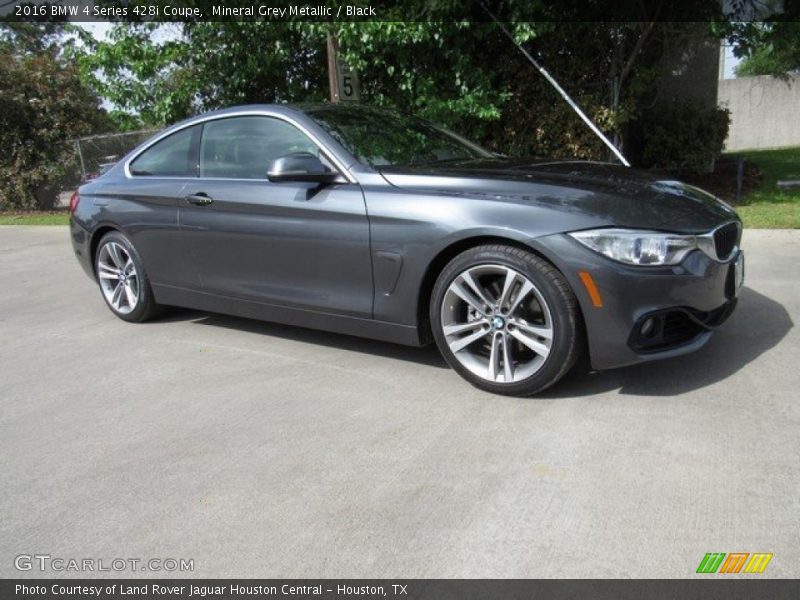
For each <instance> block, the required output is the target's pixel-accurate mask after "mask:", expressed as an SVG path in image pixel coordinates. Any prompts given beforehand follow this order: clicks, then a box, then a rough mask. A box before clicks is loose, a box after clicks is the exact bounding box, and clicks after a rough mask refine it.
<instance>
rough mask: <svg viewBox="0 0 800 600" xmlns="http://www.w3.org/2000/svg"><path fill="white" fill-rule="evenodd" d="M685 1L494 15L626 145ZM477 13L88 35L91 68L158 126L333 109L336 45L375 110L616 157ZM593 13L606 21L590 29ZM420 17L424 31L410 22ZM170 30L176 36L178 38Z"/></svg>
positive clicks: (490, 140) (546, 150)
mask: <svg viewBox="0 0 800 600" xmlns="http://www.w3.org/2000/svg"><path fill="white" fill-rule="evenodd" d="M676 2H677V0H675V1H673V2H671V3H670V2H669V1H668V0H657V1H655V2H653V3H641V4H637V5H636V6H635V7H634V9H633V10H636V11H638V12H637V13H636V14H626V15H625V20H621V21H619V22H613V21H612V20H611V18H610V17H611V16H612V15H609V14H607V13H606V12H602V11H605V10H607V3H600V2H597V1H595V0H589V1H588V2H585V1H584V2H581V1H578V0H561V1H560V2H558V3H556V2H552V1H549V0H534V1H529V0H507V1H505V2H502V3H499V2H494V3H489V4H491V5H492V7H493V8H492V10H495V11H496V14H497V16H498V18H499V19H500V20H501V21H503V22H505V23H507V24H508V28H509V30H510V32H511V34H512V36H513V38H514V39H515V41H516V42H518V43H521V44H523V46H524V48H525V49H526V50H527V51H528V52H530V53H531V54H533V55H534V56H535V57H536V58H537V60H539V61H541V62H542V63H543V64H544V65H545V66H546V67H547V68H548V70H549V71H550V72H551V73H552V74H553V75H554V76H555V77H556V79H558V80H559V81H560V82H561V83H562V84H563V85H564V87H565V88H566V89H567V91H568V92H569V93H570V94H571V95H573V97H575V99H576V100H577V101H578V103H579V104H580V105H582V106H583V107H584V109H585V110H586V112H587V113H588V114H589V116H590V117H591V118H592V119H594V120H595V121H596V122H597V123H598V124H599V125H600V127H601V128H602V129H604V130H605V131H606V132H607V133H609V135H611V136H612V137H614V138H615V140H616V141H617V143H618V144H623V143H624V139H625V135H626V131H627V128H628V126H629V124H630V123H632V122H633V121H635V120H636V119H637V118H639V117H640V116H641V115H642V111H643V108H644V107H646V106H647V105H652V104H653V103H654V102H655V101H657V100H658V98H657V86H656V85H654V84H655V82H656V80H657V78H658V76H659V70H658V67H659V61H660V60H661V58H662V55H663V53H664V48H665V46H666V45H667V42H668V41H669V39H671V38H672V37H674V36H675V35H676V33H675V32H676V30H680V29H681V28H682V27H684V28H685V27H687V26H688V25H687V24H681V23H678V24H675V23H664V22H662V21H661V20H660V19H661V18H662V17H663V15H662V14H661V13H662V11H665V10H667V8H665V6H667V5H670V6H671V7H672V8H670V10H673V11H674V10H678V9H680V8H681V7H680V6H678V8H675V6H672V5H676V6H677V5H680V4H681V3H680V2H677V4H676ZM701 4H702V6H703V8H702V10H701V9H698V5H696V4H693V5H691V6H690V7H689V8H686V7H684V10H686V11H691V12H687V13H685V14H687V15H688V14H691V15H692V16H693V17H695V18H699V19H708V21H709V22H712V21H713V20H714V19H715V18H716V17H717V16H718V12H719V6H718V5H717V4H716V3H714V2H705V3H701ZM464 6H465V5H464V3H463V2H457V1H455V0H437V1H436V2H434V1H432V0H409V1H408V2H405V3H403V5H402V7H398V8H396V10H397V11H398V13H397V14H396V15H394V14H393V13H391V11H389V12H387V11H383V13H382V14H383V15H385V16H386V20H384V21H381V22H373V21H362V22H345V21H336V22H330V23H329V22H309V21H271V22H257V21H256V22H253V21H250V22H236V21H219V22H213V23H211V22H188V23H175V24H168V25H164V24H162V25H155V24H147V23H140V24H131V23H124V24H119V25H117V26H116V27H115V28H114V29H113V31H112V33H111V37H110V40H108V41H99V42H98V41H93V40H91V39H89V38H88V36H87V37H86V38H85V41H86V45H85V47H84V50H83V51H81V52H80V53H79V56H78V61H79V64H80V67H81V73H82V75H83V77H84V79H85V80H86V81H88V82H90V84H91V85H92V87H93V88H94V89H96V90H97V91H98V93H100V94H101V95H102V96H104V97H106V98H108V99H109V100H111V102H112V103H113V104H114V105H115V106H116V108H117V110H116V112H115V113H114V114H112V116H113V117H114V118H115V119H116V121H117V122H118V123H119V124H120V126H122V127H134V126H136V127H138V126H139V125H140V123H138V122H136V121H141V122H143V123H142V124H145V125H156V126H158V125H162V124H166V123H170V122H174V121H176V120H179V119H181V118H183V117H186V116H189V115H191V114H195V113H197V112H201V111H205V110H210V109H214V108H218V107H222V106H230V105H235V104H245V103H257V102H298V101H324V100H326V99H327V97H328V89H327V84H328V82H327V66H326V39H327V37H328V35H329V34H332V35H335V37H336V39H337V40H338V43H339V46H340V52H341V56H342V58H343V59H344V60H345V61H347V62H348V63H349V64H350V65H351V66H352V67H353V68H355V69H356V70H357V71H358V72H359V73H360V76H361V82H362V90H361V92H362V98H363V99H364V101H365V102H367V103H369V104H373V105H378V106H389V107H394V108H398V109H400V110H405V111H411V112H414V113H416V114H419V115H422V116H425V117H429V118H431V119H432V120H435V121H437V122H440V123H443V124H445V125H447V126H450V127H452V128H454V129H456V130H458V131H460V132H462V133H464V134H465V135H467V136H468V137H471V138H473V139H476V140H477V141H479V142H483V143H484V144H486V145H488V146H490V147H491V148H492V149H495V150H499V151H503V152H511V153H513V154H528V155H530V154H549V155H552V156H578V157H585V158H606V157H607V156H608V153H607V150H606V149H605V148H604V146H603V145H602V143H601V142H600V141H599V140H598V139H597V138H596V137H595V136H594V134H593V133H592V132H591V131H590V130H589V129H588V128H586V126H585V125H584V124H583V123H582V122H581V121H580V120H579V118H578V117H577V116H576V115H575V114H574V113H573V112H572V110H571V109H570V108H569V107H568V106H567V105H566V104H565V103H564V102H563V100H562V99H561V98H560V97H559V96H558V94H557V93H556V92H555V91H554V90H553V89H552V88H551V87H550V85H549V84H548V83H547V82H546V81H545V80H544V79H543V78H542V77H541V75H540V74H539V73H538V72H536V70H535V69H534V67H533V66H531V65H530V63H529V62H527V61H526V59H525V58H524V56H523V55H522V54H521V53H520V51H519V49H518V48H516V47H515V46H514V44H513V43H512V42H511V41H510V40H509V39H508V38H507V37H506V36H505V35H504V34H503V32H502V31H501V29H500V28H499V27H498V26H497V25H496V24H495V23H493V22H491V21H488V20H487V15H486V14H485V13H483V12H482V11H483V9H482V8H481V4H479V3H474V4H473V5H472V9H471V10H473V11H475V12H476V14H475V15H472V17H480V18H481V19H482V20H479V19H477V18H472V19H471V20H465V19H463V18H459V15H460V16H462V17H463V15H464V11H465V8H464ZM686 6H689V5H686ZM587 10H588V11H591V10H594V11H596V12H597V19H598V20H597V21H595V22H587V21H586V18H587ZM400 11H402V12H400ZM477 13H480V14H477ZM589 14H590V15H591V13H589ZM671 14H672V13H671ZM409 15H411V16H412V17H413V18H415V19H416V20H405V21H402V20H400V17H404V18H408V17H409ZM636 15H638V16H639V19H640V20H633V17H636ZM684 16H685V15H684ZM675 17H676V19H680V18H682V17H681V14H680V13H675ZM393 18H394V19H395V20H391V19H393ZM165 28H173V29H174V31H173V34H172V35H171V36H170V37H169V38H165V37H164V35H163V33H161V31H163V30H164V29H165Z"/></svg>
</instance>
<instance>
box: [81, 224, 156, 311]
mask: <svg viewBox="0 0 800 600" xmlns="http://www.w3.org/2000/svg"><path fill="white" fill-rule="evenodd" d="M95 274H96V275H97V282H98V284H99V285H100V291H101V292H102V294H103V299H104V300H105V301H106V304H107V305H108V307H109V308H110V309H111V312H113V313H114V314H115V315H117V316H118V317H119V318H120V319H123V320H124V321H131V322H141V321H146V320H147V319H149V318H151V317H153V316H154V315H155V314H156V313H157V312H158V309H159V307H158V305H157V304H156V302H155V300H154V298H153V291H152V289H151V287H150V281H149V280H148V279H147V275H146V274H145V272H144V266H143V265H142V260H141V258H139V254H138V253H137V252H136V248H134V246H133V244H132V243H131V241H130V240H129V239H128V238H127V236H125V235H124V234H122V233H120V232H118V231H112V232H109V233H107V234H106V235H104V236H103V238H102V239H101V240H100V243H99V244H98V246H97V254H96V256H95Z"/></svg>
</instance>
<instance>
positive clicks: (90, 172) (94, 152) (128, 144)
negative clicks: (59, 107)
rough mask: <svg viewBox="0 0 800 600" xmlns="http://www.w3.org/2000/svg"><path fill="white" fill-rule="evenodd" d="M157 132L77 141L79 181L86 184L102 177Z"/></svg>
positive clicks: (134, 132) (148, 130) (132, 132)
mask: <svg viewBox="0 0 800 600" xmlns="http://www.w3.org/2000/svg"><path fill="white" fill-rule="evenodd" d="M155 132H156V130H155V129H142V130H140V131H129V132H125V133H108V134H101V135H90V136H87V137H82V138H78V139H76V140H75V152H76V153H77V154H78V164H79V166H80V179H79V180H80V181H81V182H85V181H89V180H91V179H94V178H95V177H97V176H98V175H101V174H102V173H104V172H105V171H107V170H108V169H110V168H111V167H113V166H114V165H115V164H116V163H117V161H119V159H121V158H122V157H123V156H125V155H126V154H128V152H130V151H131V150H133V149H134V148H135V147H136V146H138V145H139V144H141V143H142V142H143V141H145V140H146V139H147V138H149V137H150V136H152V135H153V134H154V133H155Z"/></svg>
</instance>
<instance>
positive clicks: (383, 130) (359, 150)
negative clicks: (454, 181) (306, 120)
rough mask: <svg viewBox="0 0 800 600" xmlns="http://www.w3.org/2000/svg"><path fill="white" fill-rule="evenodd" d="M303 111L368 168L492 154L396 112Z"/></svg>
mask: <svg viewBox="0 0 800 600" xmlns="http://www.w3.org/2000/svg"><path fill="white" fill-rule="evenodd" d="M305 112H306V114H308V115H309V116H310V117H311V118H312V119H314V120H315V121H316V122H317V123H319V124H320V125H321V126H322V127H323V128H324V129H325V130H326V131H328V133H330V134H331V135H332V136H333V137H334V138H336V140H337V141H338V142H339V143H341V144H342V145H343V146H344V147H345V148H347V149H348V150H349V151H350V152H351V153H352V154H353V155H354V156H355V157H356V158H358V160H359V161H361V162H362V163H364V164H367V165H369V166H371V167H381V166H390V165H420V164H431V163H437V162H443V161H456V160H470V159H476V158H491V157H493V156H495V155H494V154H492V153H491V152H489V151H488V150H484V149H483V148H481V147H480V146H477V145H475V144H473V143H472V142H468V141H467V140H465V139H463V138H461V137H459V136H457V135H456V134H454V133H451V132H449V131H446V130H444V129H440V128H438V127H435V126H434V125H432V124H430V123H428V122H427V121H424V120H422V119H418V118H414V117H407V116H404V115H400V114H397V113H391V112H384V111H380V110H374V109H368V108H348V109H341V108H316V109H311V110H306V111H305Z"/></svg>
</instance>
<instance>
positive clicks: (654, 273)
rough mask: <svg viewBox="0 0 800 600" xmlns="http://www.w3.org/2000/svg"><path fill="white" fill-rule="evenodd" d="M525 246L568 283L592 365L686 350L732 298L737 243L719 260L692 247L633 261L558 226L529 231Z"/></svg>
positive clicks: (721, 317)
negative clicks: (642, 262)
mask: <svg viewBox="0 0 800 600" xmlns="http://www.w3.org/2000/svg"><path fill="white" fill-rule="evenodd" d="M531 246H533V247H534V248H535V249H536V250H538V251H540V252H541V253H542V254H544V255H545V256H546V257H547V258H548V259H550V260H551V261H552V262H553V263H554V264H555V265H556V267H558V269H559V270H560V271H561V273H562V274H563V275H564V276H565V277H566V278H567V280H568V281H569V283H570V285H571V286H572V289H573V290H574V291H575V294H576V296H577V298H578V302H579V303H580V305H581V309H582V312H583V317H584V321H585V323H586V334H587V337H588V342H589V354H590V359H591V363H592V366H593V367H594V368H596V369H611V368H615V367H622V366H626V365H631V364H636V363H639V362H643V361H648V360H656V359H661V358H669V357H672V356H679V355H682V354H687V353H689V352H693V351H695V350H697V349H698V348H700V347H702V346H703V345H705V343H706V342H708V340H709V338H710V337H711V334H712V331H713V330H714V329H715V328H716V327H718V326H719V325H721V324H722V323H723V322H724V321H725V320H727V318H728V317H729V316H730V315H731V313H732V312H733V310H734V308H735V306H736V292H737V283H738V282H737V281H736V271H735V267H734V265H735V262H736V260H737V259H738V258H739V256H740V254H741V251H740V250H739V251H737V252H736V253H735V254H734V256H733V257H731V259H730V260H729V261H727V262H723V263H720V262H717V261H715V260H713V259H711V258H710V257H708V256H707V255H706V254H704V253H703V252H701V251H699V250H697V251H694V252H692V253H691V254H689V255H688V256H687V257H686V258H685V259H684V260H683V262H682V263H681V264H679V265H676V266H670V267H633V266H627V265H623V264H620V263H618V262H616V261H612V260H610V259H608V258H606V257H604V256H602V255H600V254H597V253H595V252H593V251H591V250H589V249H588V248H585V247H584V246H582V245H581V244H580V243H578V242H576V241H575V240H573V239H572V238H570V237H569V236H567V235H563V234H559V235H552V236H546V237H543V238H537V239H536V240H532V241H531ZM582 271H585V272H587V273H589V275H591V278H592V279H593V280H594V282H595V284H596V286H597V290H598V292H599V294H600V297H601V298H602V306H599V307H598V306H595V304H594V303H593V302H592V299H591V297H590V296H589V293H588V292H587V289H586V287H585V286H584V283H583V282H582V280H581V278H580V275H579V273H580V272H582ZM648 319H650V322H649V323H647V321H648ZM643 328H644V329H643ZM645 334H646V335H645Z"/></svg>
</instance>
